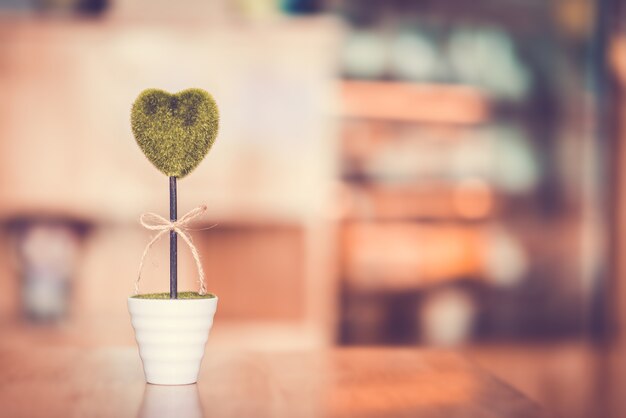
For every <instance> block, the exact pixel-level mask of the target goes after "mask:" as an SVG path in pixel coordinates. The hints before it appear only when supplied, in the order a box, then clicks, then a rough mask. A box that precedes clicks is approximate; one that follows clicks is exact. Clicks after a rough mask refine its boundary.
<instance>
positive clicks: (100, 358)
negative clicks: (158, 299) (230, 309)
mask: <svg viewBox="0 0 626 418" xmlns="http://www.w3.org/2000/svg"><path fill="white" fill-rule="evenodd" d="M0 408H2V409H0V416H1V417H28V418H31V417H81V418H82V417H115V418H123V417H177V418H195V417H290V418H299V417H381V418H382V417H385V418H388V417H433V418H437V417H446V418H465V417H485V418H487V417H489V418H495V417H506V418H518V417H519V418H522V417H524V418H526V417H544V416H545V415H544V413H543V412H542V410H541V408H539V407H538V406H537V405H535V404H533V403H532V402H531V401H529V400H527V399H526V398H524V397H523V396H522V395H521V394H520V393H518V392H517V391H515V390H514V389H512V388H510V387H508V386H506V385H505V384H503V383H502V382H500V381H498V380H496V379H495V378H493V377H492V376H490V375H488V374H487V373H486V372H484V371H482V370H480V369H478V368H477V366H475V365H473V364H471V363H469V362H468V361H466V360H465V359H464V358H463V357H462V356H460V355H458V354H455V353H452V352H441V351H428V350H426V351H422V350H416V349H363V348H358V349H335V350H329V351H322V352H311V353H297V352H266V353H261V352H227V351H215V350H212V349H211V347H210V344H209V346H208V347H207V351H206V354H205V359H204V362H203V365H202V370H201V377H200V380H199V382H198V384H196V385H187V386H155V385H146V384H145V383H144V380H143V371H142V368H141V363H140V360H139V356H138V354H137V350H136V349H134V348H126V347H120V348H80V347H58V346H52V347H43V346H40V347H23V348H19V349H18V348H15V347H13V348H2V347H1V346H0Z"/></svg>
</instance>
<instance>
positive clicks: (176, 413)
mask: <svg viewBox="0 0 626 418" xmlns="http://www.w3.org/2000/svg"><path fill="white" fill-rule="evenodd" d="M137 417H138V418H182V417H184V418H204V411H203V410H202V404H201V403H200V396H199V394H198V385H196V384H193V385H181V386H163V385H152V384H149V383H148V384H146V388H145V390H144V392H143V401H142V402H141V408H140V409H139V414H138V415H137Z"/></svg>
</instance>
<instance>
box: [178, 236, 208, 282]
mask: <svg viewBox="0 0 626 418" xmlns="http://www.w3.org/2000/svg"><path fill="white" fill-rule="evenodd" d="M175 231H176V232H177V233H178V235H180V236H181V238H182V239H183V240H184V241H185V242H186V243H187V246H188V247H189V249H190V250H191V255H193V259H194V260H195V262H196V266H197V267H198V282H199V283H200V290H199V291H198V294H199V295H206V292H207V291H206V284H205V283H204V269H203V268H202V263H201V262H200V254H199V253H198V249H197V248H196V246H195V245H194V244H193V241H192V240H191V236H190V235H189V234H188V233H187V232H186V231H185V230H182V229H180V228H176V229H175Z"/></svg>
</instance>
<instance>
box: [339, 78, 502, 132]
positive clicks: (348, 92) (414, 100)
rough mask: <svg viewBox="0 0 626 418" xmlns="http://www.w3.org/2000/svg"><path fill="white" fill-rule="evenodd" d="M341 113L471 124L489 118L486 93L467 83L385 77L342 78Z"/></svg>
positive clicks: (407, 120) (353, 115) (374, 117)
mask: <svg viewBox="0 0 626 418" xmlns="http://www.w3.org/2000/svg"><path fill="white" fill-rule="evenodd" d="M340 92H341V107H340V110H339V113H340V115H341V116H344V117H351V118H366V119H368V118H371V119H382V120H389V121H406V122H420V123H440V124H459V125H475V124H480V123H484V122H486V121H487V120H488V119H489V118H490V103H489V99H488V97H487V95H486V94H484V93H483V92H481V91H480V90H479V89H476V88H473V87H470V86H461V85H451V84H413V83H402V82H385V81H343V82H341V84H340Z"/></svg>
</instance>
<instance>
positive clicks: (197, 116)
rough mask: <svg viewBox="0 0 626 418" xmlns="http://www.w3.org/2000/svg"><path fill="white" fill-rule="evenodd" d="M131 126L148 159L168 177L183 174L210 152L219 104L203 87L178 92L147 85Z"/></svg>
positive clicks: (216, 126) (138, 99)
mask: <svg viewBox="0 0 626 418" xmlns="http://www.w3.org/2000/svg"><path fill="white" fill-rule="evenodd" d="M131 126H132V130H133V135H134V136H135V140H136V141H137V144H138V145H139V147H140V148H141V150H142V151H143V153H144V154H145V155H146V157H148V160H150V162H151V163H152V164H154V166H155V167H156V168H158V169H159V170H160V171H161V172H162V173H163V174H165V175H167V176H169V177H179V178H180V177H184V176H186V175H187V174H189V173H190V172H191V171H192V170H193V169H194V168H196V167H197V166H198V164H200V162H201V161H202V159H203V158H204V157H205V156H206V155H207V153H208V152H209V150H210V149H211V146H213V142H214V141H215V137H216V136H217V130H218V127H219V112H218V109H217V104H216V103H215V100H213V97H211V95H210V94H209V93H207V92H206V91H204V90H201V89H187V90H183V91H181V92H179V93H176V94H170V93H168V92H166V91H163V90H158V89H147V90H144V91H142V92H141V94H140V95H139V96H138V97H137V99H136V100H135V102H134V103H133V107H132V111H131Z"/></svg>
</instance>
